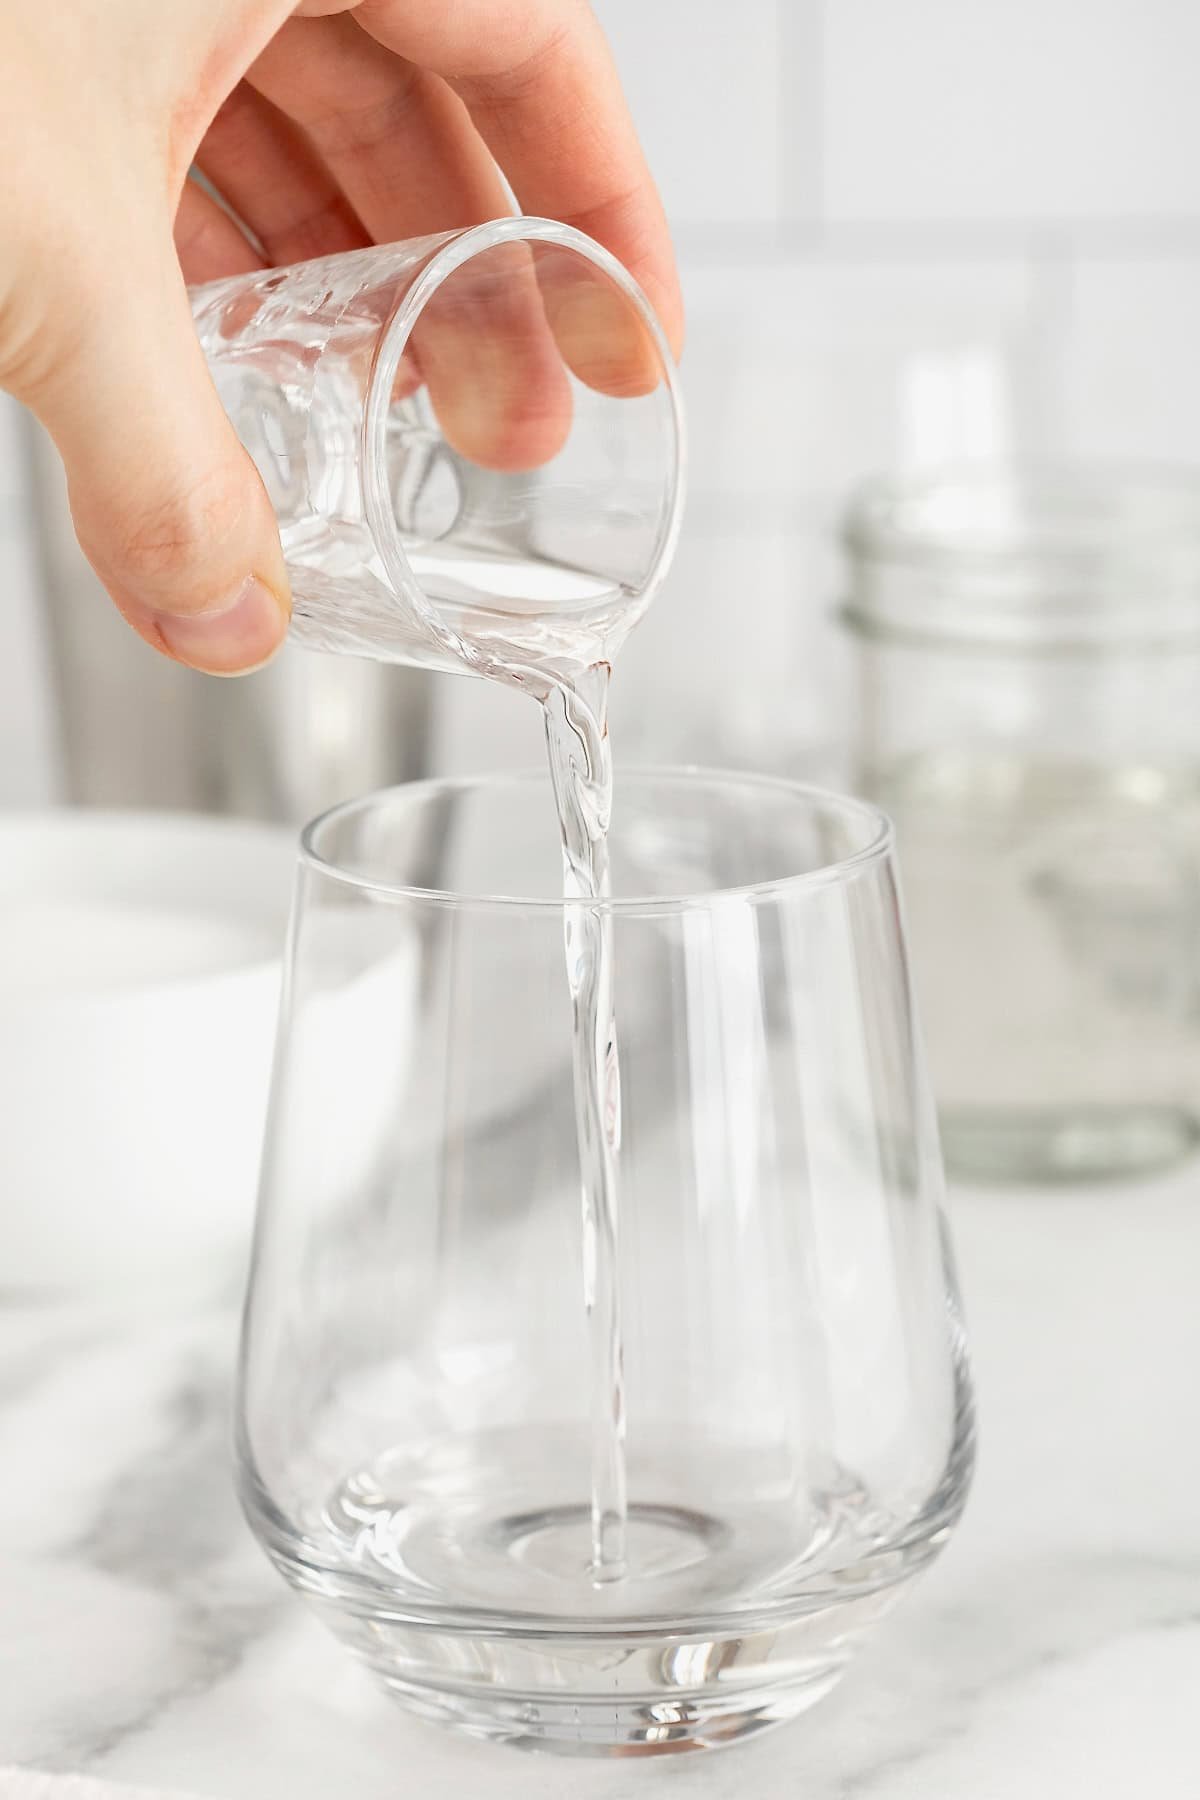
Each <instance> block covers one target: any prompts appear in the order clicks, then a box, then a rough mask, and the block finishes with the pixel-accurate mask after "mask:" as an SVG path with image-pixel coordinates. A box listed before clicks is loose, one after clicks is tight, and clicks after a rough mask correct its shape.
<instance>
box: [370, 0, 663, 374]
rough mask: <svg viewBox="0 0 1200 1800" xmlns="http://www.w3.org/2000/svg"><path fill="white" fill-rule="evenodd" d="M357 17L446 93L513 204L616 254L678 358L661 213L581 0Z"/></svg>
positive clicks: (397, 8)
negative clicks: (461, 106) (465, 116)
mask: <svg viewBox="0 0 1200 1800" xmlns="http://www.w3.org/2000/svg"><path fill="white" fill-rule="evenodd" d="M355 16H356V18H357V19H358V20H359V22H360V24H361V25H362V26H363V27H364V28H365V29H366V30H367V31H369V32H370V33H371V35H372V37H374V38H376V39H378V40H379V42H380V43H383V44H386V45H387V47H388V48H389V49H390V50H394V51H396V52H397V53H398V54H399V55H401V56H404V57H406V58H407V59H408V60H409V61H411V62H415V63H418V64H420V65H421V67H423V68H426V69H430V70H433V71H434V72H435V73H437V74H439V75H441V76H442V77H443V78H444V79H445V80H446V81H447V82H448V83H449V84H450V85H451V86H452V87H453V88H454V89H455V90H456V92H457V93H458V94H459V95H460V96H461V98H462V99H463V101H464V102H465V104H466V106H467V109H468V111H469V112H470V114H471V118H472V120H473V121H474V124H475V127H476V130H477V131H478V132H479V134H480V136H481V137H482V138H483V140H484V142H485V143H486V144H487V146H488V149H489V150H490V151H491V153H492V155H493V156H494V157H495V159H496V161H497V163H499V165H500V168H501V169H502V170H503V172H504V174H505V176H506V177H507V179H508V181H509V183H510V185H511V187H512V189H513V192H514V193H515V194H516V197H517V200H518V202H519V204H520V206H521V208H522V210H523V211H525V212H528V213H539V214H542V215H543V216H544V217H547V218H552V219H561V220H563V221H564V222H565V223H566V224H568V225H573V226H575V227H577V228H578V229H579V230H580V231H584V232H586V233H587V234H588V236H589V237H593V238H595V239H596V240H597V242H599V243H601V244H603V245H604V246H605V248H606V249H608V250H611V251H612V253H613V255H614V256H616V257H617V258H618V259H619V261H621V262H622V263H624V265H625V267H626V268H627V269H628V270H629V272H630V274H631V275H633V277H634V279H635V280H636V281H637V282H638V283H639V284H640V286H641V287H642V288H643V290H644V291H645V293H646V295H647V297H648V298H649V300H650V302H651V304H652V305H653V307H654V309H655V311H656V312H657V314H658V316H659V318H660V320H661V321H662V325H663V329H664V330H665V331H666V334H667V338H668V340H669V342H670V344H671V348H672V349H673V350H674V352H675V354H676V355H678V354H679V350H680V348H681V346H682V341H683V302H682V298H681V296H680V291H679V276H678V272H677V270H676V267H675V257H674V254H673V252H672V249H671V239H670V233H669V232H668V230H667V221H666V216H665V214H664V212H663V208H662V202H661V200H660V199H659V196H658V190H657V188H656V187H655V185H654V180H653V177H652V176H651V174H650V170H649V168H648V167H647V164H646V159H645V157H644V156H643V154H642V149H641V145H640V144H639V143H638V139H637V132H636V131H635V129H634V125H633V120H632V119H631V118H630V116H629V109H628V107H627V105H626V103H625V97H624V94H623V93H622V91H621V84H620V80H619V79H618V76H617V71H616V67H615V65H614V63H613V59H612V55H611V52H610V51H609V48H608V44H607V42H606V41H605V37H604V33H603V32H602V31H601V29H600V25H599V22H598V21H597V19H596V16H595V14H594V13H593V12H592V9H591V7H590V6H589V5H587V4H586V3H585V0H504V4H503V5H502V6H497V4H496V0H463V3H462V4H459V5H456V6H430V5H429V4H428V0H363V4H362V5H361V6H359V7H358V9H357V11H356V14H355Z"/></svg>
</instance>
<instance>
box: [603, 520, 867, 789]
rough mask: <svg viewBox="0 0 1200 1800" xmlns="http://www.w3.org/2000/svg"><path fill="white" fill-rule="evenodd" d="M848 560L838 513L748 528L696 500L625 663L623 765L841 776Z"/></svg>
mask: <svg viewBox="0 0 1200 1800" xmlns="http://www.w3.org/2000/svg"><path fill="white" fill-rule="evenodd" d="M835 566H836V559H835V558H834V556H833V554H832V550H831V544H830V540H829V526H828V521H827V520H826V519H825V518H824V517H813V518H811V519H810V518H803V517H799V516H793V517H791V518H787V517H781V518H779V519H778V520H776V521H774V522H772V521H771V520H770V519H769V518H766V517H764V518H762V519H760V520H758V521H757V522H749V521H747V522H744V523H743V524H742V526H741V528H734V527H731V526H730V525H729V524H728V523H725V522H723V521H721V520H720V519H719V518H715V517H714V516H713V515H712V514H711V513H710V512H708V511H707V510H706V509H705V508H703V507H693V508H692V509H691V512H690V514H689V517H688V521H687V523H686V525H685V527H684V531H683V535H682V538H681V541H680V546H679V553H678V556H677V557H676V560H675V565H674V567H673V569H672V572H671V575H670V576H669V578H668V580H667V582H666V584H665V586H664V588H663V591H662V593H661V594H660V595H659V596H658V598H657V600H656V601H655V603H654V605H653V606H652V607H651V608H650V611H649V612H648V613H647V615H646V617H645V618H644V619H643V620H642V622H641V623H640V625H639V626H638V627H637V630H636V631H635V633H634V635H633V636H632V637H631V639H630V640H629V643H628V645H627V646H626V647H625V649H624V650H623V652H622V654H621V658H620V660H619V662H618V664H617V669H616V674H615V678H614V682H613V696H612V712H611V718H612V732H613V743H614V746H615V750H616V754H617V757H618V760H624V761H626V762H660V761H675V762H693V761H695V762H706V763H717V764H726V765H742V766H751V767H759V768H771V769H775V770H779V771H782V770H787V771H790V772H793V773H797V774H804V775H806V776H809V777H817V778H819V777H821V776H823V775H825V774H826V773H827V771H828V765H829V754H828V746H829V743H830V741H831V739H833V738H835V737H836V736H837V735H838V730H839V712H840V707H841V698H840V689H839V688H838V687H837V684H836V682H835V681H834V679H833V676H832V671H833V669H834V666H835V663H836V657H835V655H834V653H833V643H834V635H835V634H834V632H833V628H832V623H831V621H832V614H833V609H834V605H835V602H836V598H837V591H836V590H837V583H836V577H835V573H834V570H835Z"/></svg>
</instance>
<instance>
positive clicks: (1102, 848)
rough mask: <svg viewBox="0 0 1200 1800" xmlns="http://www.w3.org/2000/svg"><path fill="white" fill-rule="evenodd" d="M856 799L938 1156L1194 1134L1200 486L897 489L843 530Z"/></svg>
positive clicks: (1013, 1162) (981, 471)
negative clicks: (898, 933)
mask: <svg viewBox="0 0 1200 1800" xmlns="http://www.w3.org/2000/svg"><path fill="white" fill-rule="evenodd" d="M847 535H848V543H849V547H850V552H851V563H852V581H851V591H850V600H849V605H848V607H847V609H846V617H847V619H848V622H849V624H850V626H851V628H852V630H853V632H854V636H855V641H856V655H857V662H858V670H859V676H860V681H861V714H860V726H859V741H858V759H857V760H858V773H859V783H860V786H861V787H862V790H863V791H864V792H865V793H866V794H868V795H869V796H870V798H872V799H873V800H876V801H878V803H879V804H880V805H881V806H883V807H885V808H886V810H887V811H888V813H889V814H890V815H891V816H892V818H893V819H894V820H895V822H896V830H897V836H898V842H899V846H900V854H901V857H902V859H903V863H904V872H905V892H906V895H907V899H908V909H909V921H910V925H911V931H912V943H913V954H914V959H915V964H916V972H917V980H918V986H919V991H920V996H921V1010H922V1016H923V1018H924V1021H925V1025H926V1028H927V1032H928V1039H929V1050H930V1058H931V1064H932V1071H933V1080H934V1086H935V1090H936V1094H937V1098H938V1102H939V1105H940V1108H941V1114H942V1136H943V1140H944V1142H945V1148H946V1157H947V1161H948V1162H949V1164H950V1166H951V1168H952V1169H953V1170H955V1171H956V1172H959V1173H962V1174H964V1175H969V1176H976V1177H984V1178H988V1179H996V1180H1003V1181H1011V1180H1014V1179H1017V1180H1022V1179H1024V1180H1030V1179H1032V1180H1041V1181H1044V1180H1047V1179H1051V1180H1054V1179H1057V1180H1069V1179H1076V1178H1082V1179H1093V1178H1095V1177H1098V1176H1111V1175H1122V1174H1124V1175H1128V1174H1131V1173H1135V1172H1137V1171H1139V1170H1144V1169H1149V1168H1154V1167H1156V1166H1161V1165H1165V1164H1169V1163H1171V1162H1173V1161H1175V1160H1176V1159H1178V1158H1180V1157H1182V1156H1184V1155H1187V1154H1189V1153H1190V1152H1192V1151H1193V1150H1194V1149H1195V1147H1196V1144H1197V1142H1200V480H1197V478H1196V477H1195V475H1193V474H1190V473H1187V472H1179V473H1174V474H1173V473H1171V472H1170V471H1163V470H1158V471H1155V470H1138V469H1127V468H1105V467H1103V466H1101V467H1088V466H1086V465H1083V466H1079V465H1053V464H1050V465H1043V466H1038V465H1036V464H1035V465H1032V466H1030V467H1026V468H1022V467H1004V466H1000V467H993V468H989V467H976V468H963V469H958V470H947V471H943V472H941V473H935V474H932V475H929V476H927V477H922V478H917V479H912V480H904V479H898V480H894V481H882V482H878V483H874V484H872V485H870V486H869V487H868V488H867V489H865V490H864V491H863V493H862V494H861V495H860V496H859V498H858V499H857V501H856V503H855V505H854V507H853V509H852V512H851V514H850V517H849V521H848V530H847Z"/></svg>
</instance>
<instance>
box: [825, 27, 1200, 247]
mask: <svg viewBox="0 0 1200 1800" xmlns="http://www.w3.org/2000/svg"><path fill="white" fill-rule="evenodd" d="M822 64H823V66H822V132H821V139H822V167H823V191H824V204H825V214H826V217H827V218H828V219H830V220H833V221H842V222H845V221H866V222H876V221H911V220H917V221H923V220H958V221H964V222H976V223H978V222H980V221H985V222H986V221H989V220H991V221H1021V222H1025V223H1031V224H1036V223H1044V222H1052V223H1061V224H1064V225H1069V224H1071V223H1072V222H1087V221H1095V220H1114V219H1116V220H1135V219H1163V218H1167V219H1170V218H1175V217H1178V216H1186V217H1192V218H1195V217H1196V216H1197V215H1200V111H1198V109H1197V106H1196V70H1197V67H1198V66H1200V8H1197V7H1196V6H1195V5H1194V4H1193V3H1192V0H983V3H980V0H976V3H975V4H970V0H909V3H908V4H904V5H895V4H892V5H889V4H880V0H827V4H826V6H825V8H824V15H823V58H822Z"/></svg>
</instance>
